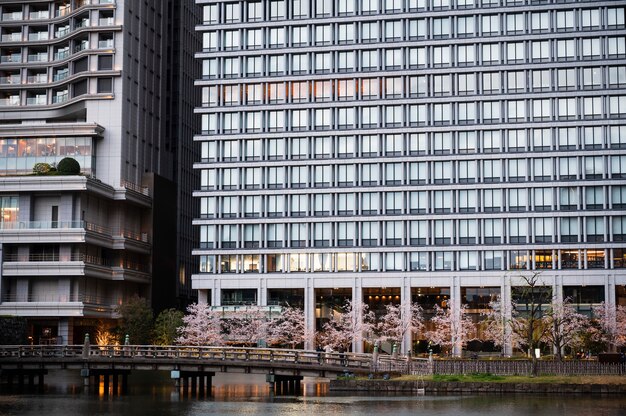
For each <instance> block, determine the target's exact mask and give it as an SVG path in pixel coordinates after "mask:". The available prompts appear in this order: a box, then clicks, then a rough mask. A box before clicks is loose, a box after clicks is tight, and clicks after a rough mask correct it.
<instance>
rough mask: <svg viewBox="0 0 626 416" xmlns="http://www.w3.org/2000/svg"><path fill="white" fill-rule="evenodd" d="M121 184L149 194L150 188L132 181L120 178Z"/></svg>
mask: <svg viewBox="0 0 626 416" xmlns="http://www.w3.org/2000/svg"><path fill="white" fill-rule="evenodd" d="M121 186H122V187H123V188H126V189H129V190H131V191H134V192H137V193H140V194H142V195H145V196H150V188H148V187H147V186H141V185H137V184H136V183H132V182H130V181H126V180H122V182H121Z"/></svg>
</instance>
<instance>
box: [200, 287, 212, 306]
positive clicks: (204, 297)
mask: <svg viewBox="0 0 626 416" xmlns="http://www.w3.org/2000/svg"><path fill="white" fill-rule="evenodd" d="M209 292H210V291H209V290H207V289H199V290H198V303H207V302H208V300H209V299H208V298H209V294H210V293H209Z"/></svg>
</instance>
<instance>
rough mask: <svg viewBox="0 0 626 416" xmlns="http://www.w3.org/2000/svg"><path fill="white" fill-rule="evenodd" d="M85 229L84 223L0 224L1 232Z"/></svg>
mask: <svg viewBox="0 0 626 416" xmlns="http://www.w3.org/2000/svg"><path fill="white" fill-rule="evenodd" d="M69 228H85V222H84V221H15V222H0V231H2V230H49V229H69Z"/></svg>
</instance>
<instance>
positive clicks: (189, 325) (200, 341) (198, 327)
mask: <svg viewBox="0 0 626 416" xmlns="http://www.w3.org/2000/svg"><path fill="white" fill-rule="evenodd" d="M178 335H179V336H178V338H176V342H177V343H178V344H183V345H223V343H224V337H223V335H222V314H221V312H218V311H214V310H213V309H212V308H211V307H210V306H209V305H208V304H206V303H193V304H191V305H189V307H188V308H187V315H185V316H184V317H183V326H181V327H179V328H178Z"/></svg>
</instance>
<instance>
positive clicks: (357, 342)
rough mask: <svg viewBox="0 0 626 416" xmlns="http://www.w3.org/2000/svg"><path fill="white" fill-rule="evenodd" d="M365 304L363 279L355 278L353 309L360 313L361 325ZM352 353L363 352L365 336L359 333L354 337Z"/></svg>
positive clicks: (358, 318) (358, 317)
mask: <svg viewBox="0 0 626 416" xmlns="http://www.w3.org/2000/svg"><path fill="white" fill-rule="evenodd" d="M362 304H363V288H362V287H361V278H360V277H355V278H354V282H353V284H352V307H353V308H355V309H356V310H357V311H359V314H358V315H357V322H358V323H361V321H362V319H363V316H362V315H361V313H360V312H361V307H362V306H361V305H362ZM352 351H354V352H357V353H358V352H363V335H362V334H360V333H358V334H356V336H355V337H354V342H353V343H352Z"/></svg>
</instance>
